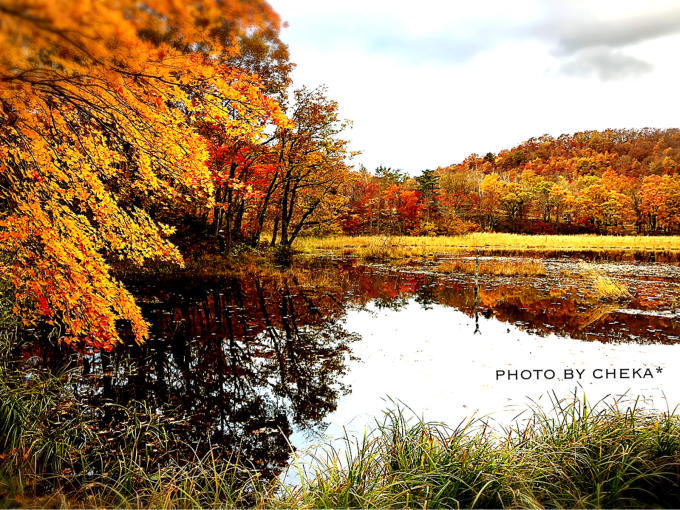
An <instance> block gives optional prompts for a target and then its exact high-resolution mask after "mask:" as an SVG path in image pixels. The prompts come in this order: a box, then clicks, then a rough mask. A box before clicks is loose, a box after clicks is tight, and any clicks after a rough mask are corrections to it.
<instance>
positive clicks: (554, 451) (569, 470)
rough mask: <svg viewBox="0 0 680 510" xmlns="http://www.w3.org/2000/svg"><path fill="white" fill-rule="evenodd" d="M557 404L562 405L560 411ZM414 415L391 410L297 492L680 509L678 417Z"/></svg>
mask: <svg viewBox="0 0 680 510" xmlns="http://www.w3.org/2000/svg"><path fill="white" fill-rule="evenodd" d="M553 411H554V412H553ZM474 425H475V423H474V422H468V423H466V424H463V425H461V426H459V427H457V428H450V427H447V426H445V425H441V424H428V423H424V422H416V423H409V422H408V421H407V420H406V419H405V417H404V415H403V414H402V412H401V411H399V410H397V411H391V412H389V413H387V419H386V421H385V422H384V423H383V424H381V425H380V427H379V428H378V429H377V431H376V433H375V435H374V436H373V437H372V438H369V439H364V440H363V441H362V442H360V443H358V444H357V443H351V442H350V441H347V445H346V446H347V449H348V450H349V451H350V453H345V454H343V455H344V458H342V459H341V454H339V453H338V452H331V453H330V454H329V456H328V457H327V458H326V459H325V461H324V462H323V464H322V465H321V466H320V467H318V468H316V470H315V471H314V473H313V475H312V476H311V481H310V482H309V485H307V486H305V487H304V488H303V489H300V490H298V491H297V492H296V493H294V494H293V496H295V499H288V500H287V502H288V503H295V504H297V505H301V506H304V507H319V508H332V507H343V508H344V507H362V508H367V507H371V508H376V507H377V508H385V507H392V508H394V507H418V508H425V507H433V508H437V507H440V508H460V507H463V508H475V507H481V508H489V507H491V508H497V507H505V508H507V507H522V508H540V507H567V508H571V507H586V508H600V507H605V508H619V507H650V506H666V507H675V506H677V505H678V504H680V483H679V480H678V468H679V466H680V464H679V461H680V456H679V452H680V447H679V440H680V429H679V427H678V419H677V417H675V416H672V415H670V416H669V415H655V416H651V415H647V414H645V413H643V412H642V411H641V410H639V409H635V408H632V409H626V410H622V409H620V408H619V407H617V406H616V405H611V406H601V407H600V408H599V409H591V408H590V407H589V406H588V405H587V404H586V403H585V402H582V401H580V400H574V401H573V402H570V403H569V404H566V405H565V404H564V403H563V402H555V409H554V410H552V411H551V412H545V411H540V410H537V411H535V414H534V415H533V417H532V419H531V420H530V421H529V422H528V424H527V425H526V426H523V427H521V428H515V429H514V430H508V431H506V434H505V435H504V436H503V438H502V439H500V438H499V436H498V434H497V433H496V432H497V431H493V430H490V429H488V428H486V427H481V428H480V427H475V426H474Z"/></svg>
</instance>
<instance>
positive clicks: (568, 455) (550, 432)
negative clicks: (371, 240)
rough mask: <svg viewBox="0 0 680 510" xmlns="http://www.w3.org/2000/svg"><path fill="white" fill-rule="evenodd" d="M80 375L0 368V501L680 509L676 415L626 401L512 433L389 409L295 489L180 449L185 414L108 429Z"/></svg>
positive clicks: (116, 419)
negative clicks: (78, 390) (81, 388)
mask: <svg viewBox="0 0 680 510" xmlns="http://www.w3.org/2000/svg"><path fill="white" fill-rule="evenodd" d="M72 377H73V374H71V373H70V372H65V373H61V374H51V373H47V372H45V371H42V370H40V369H38V368H36V369H34V370H30V371H29V372H26V371H25V370H24V371H17V370H16V369H15V367H14V365H13V363H12V362H10V361H4V362H3V363H2V365H1V366H0V438H2V439H0V441H1V442H0V506H1V507H121V508H197V507H200V508H225V507H226V508H235V507H273V508H293V507H295V508H369V507H370V508H385V507H413V508H424V507H441V508H458V507H471V508H473V507H512V508H517V507H521V508H536V507H584V508H588V507H589V508H620V507H627V508H631V507H632V508H647V507H677V506H678V505H680V478H679V476H678V473H679V472H680V420H679V419H678V417H677V416H675V415H672V414H670V415H668V414H661V413H654V414H650V413H648V412H645V411H643V410H641V409H636V408H635V407H634V406H632V407H628V406H626V405H624V404H622V403H618V404H614V403H612V404H611V405H604V404H600V405H599V406H596V407H595V408H591V407H590V406H588V405H586V404H585V403H584V402H583V401H581V400H578V399H575V400H573V401H569V402H554V404H555V406H554V408H553V409H550V410H549V411H547V412H544V411H542V410H534V414H533V417H532V418H531V419H529V420H528V421H526V422H523V424H522V425H520V426H516V427H514V428H511V429H508V430H501V429H497V428H489V427H486V426H485V425H484V424H483V423H482V422H479V421H474V420H471V421H468V422H465V423H463V424H461V425H459V426H458V427H453V428H452V427H448V426H445V425H442V424H434V423H424V422H422V421H418V420H410V419H408V418H407V417H406V416H405V415H404V413H403V412H402V411H400V410H393V411H390V412H388V413H386V415H385V417H384V419H383V420H381V422H380V423H379V424H378V425H377V426H376V428H375V430H374V431H373V433H371V434H369V435H368V436H366V437H364V438H347V440H346V441H345V442H344V444H343V445H338V444H337V443H336V444H335V447H334V448H331V447H330V446H326V447H323V448H324V449H323V450H321V451H323V454H321V451H318V452H317V454H318V455H317V456H316V457H317V459H318V461H317V462H316V463H315V464H314V465H313V466H312V467H309V466H308V467H306V468H305V467H300V468H299V469H300V470H299V471H298V473H297V476H298V477H299V480H300V483H299V484H298V485H295V486H289V485H285V484H284V483H283V482H282V480H283V479H284V477H283V476H282V475H281V473H278V474H277V473H271V474H270V475H269V476H266V475H264V474H263V473H262V471H260V470H258V466H249V465H245V464H243V463H242V462H241V459H240V457H239V453H238V451H230V452H225V451H222V450H220V449H219V448H217V447H208V448H207V449H203V450H201V448H200V447H201V445H196V444H193V445H188V444H184V443H182V442H181V441H179V440H178V439H177V436H176V434H175V430H176V427H177V423H176V420H175V419H173V418H170V417H168V416H163V415H159V414H158V413H156V412H154V411H153V410H152V409H149V408H147V407H145V406H144V405H141V404H140V405H137V406H131V407H129V408H125V409H121V408H116V409H114V413H113V419H112V420H110V421H108V422H105V421H102V420H101V414H102V413H104V412H105V411H106V410H105V409H99V410H94V412H92V413H91V412H90V411H89V407H88V406H87V405H81V403H80V402H79V397H78V396H77V394H75V393H74V392H73V391H72V389H71V388H73V387H74V382H75V381H74V380H73V379H72ZM180 426H181V424H180ZM204 446H208V445H204ZM297 464H298V463H297V462H296V461H295V460H294V461H293V462H291V465H292V468H291V469H298V468H297V467H296V466H297Z"/></svg>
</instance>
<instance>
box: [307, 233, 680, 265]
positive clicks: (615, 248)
mask: <svg viewBox="0 0 680 510" xmlns="http://www.w3.org/2000/svg"><path fill="white" fill-rule="evenodd" d="M294 248H295V250H296V251H298V252H300V253H306V254H322V253H330V254H336V255H348V256H350V255H352V256H358V257H361V258H367V259H371V258H375V259H390V258H391V259H398V258H402V257H427V256H434V255H447V254H459V253H469V252H471V251H472V252H474V251H476V250H480V252H481V253H485V254H490V253H522V252H526V253H536V254H540V253H551V254H558V253H570V252H572V253H573V252H581V253H588V252H591V253H600V252H615V253H628V254H636V253H637V254H639V253H652V252H662V253H669V252H675V253H680V236H598V235H527V234H502V233H486V232H482V233H474V234H467V235H462V236H449V237H411V236H357V237H350V236H338V237H323V238H317V237H305V238H300V239H298V240H297V242H296V243H295V246H294Z"/></svg>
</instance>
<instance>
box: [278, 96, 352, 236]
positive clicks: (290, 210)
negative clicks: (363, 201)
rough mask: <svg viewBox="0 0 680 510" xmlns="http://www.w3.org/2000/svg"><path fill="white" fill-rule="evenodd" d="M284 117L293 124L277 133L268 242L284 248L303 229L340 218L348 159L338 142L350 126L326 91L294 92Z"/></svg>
mask: <svg viewBox="0 0 680 510" xmlns="http://www.w3.org/2000/svg"><path fill="white" fill-rule="evenodd" d="M288 116H289V118H290V120H291V121H292V123H293V125H292V126H291V127H287V126H283V127H281V128H279V129H278V131H277V134H276V146H275V151H276V153H277V157H278V166H279V168H278V174H277V175H276V186H277V203H276V204H275V206H274V222H273V236H272V240H271V243H272V244H276V243H277V242H278V244H279V245H280V246H282V247H283V248H284V249H288V248H290V246H291V244H292V243H293V241H294V240H295V239H296V238H297V236H298V235H300V233H301V232H302V231H303V230H304V229H306V228H308V227H312V226H315V227H317V228H319V227H320V226H322V225H325V224H329V223H332V222H335V221H337V220H338V216H337V214H336V213H335V210H336V209H338V210H339V208H340V207H339V206H340V204H341V203H342V202H343V201H344V199H343V197H342V196H341V195H339V194H338V190H339V187H340V186H341V185H342V184H343V183H344V182H345V181H346V180H347V178H348V171H349V169H348V166H347V161H346V160H347V158H348V157H349V156H350V155H351V154H350V153H349V151H348V149H347V141H346V140H344V139H342V138H340V134H341V133H342V132H343V131H344V130H345V129H346V128H347V127H348V124H347V122H346V121H342V120H340V119H339V117H338V104H337V103H336V102H335V101H333V100H331V99H329V98H328V97H327V96H326V90H325V88H323V87H321V88H316V89H308V88H301V89H298V90H296V91H295V92H294V93H293V98H292V102H291V105H290V107H289V108H288Z"/></svg>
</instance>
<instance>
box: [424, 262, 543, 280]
mask: <svg viewBox="0 0 680 510" xmlns="http://www.w3.org/2000/svg"><path fill="white" fill-rule="evenodd" d="M435 271H437V272H438V273H466V274H475V273H477V272H478V274H481V275H498V276H544V275H545V274H546V270H545V265H544V264H543V263H542V262H540V261H536V260H524V261H517V260H512V261H508V260H482V261H480V262H479V265H477V263H476V262H475V261H474V260H447V261H445V262H442V263H441V264H439V265H438V266H437V267H436V268H435Z"/></svg>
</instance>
